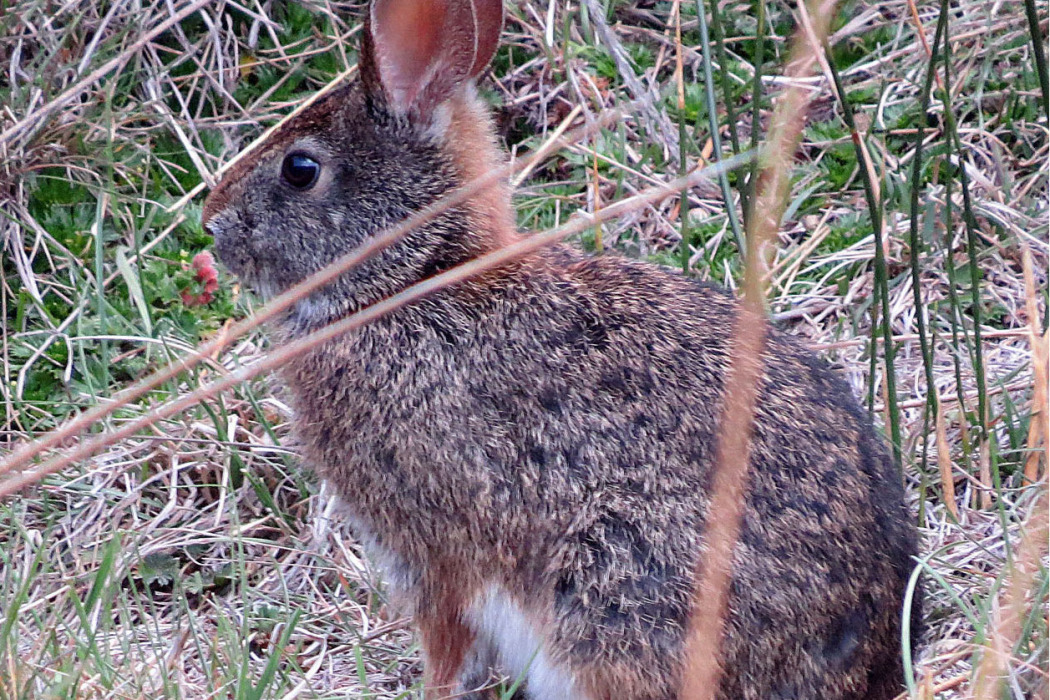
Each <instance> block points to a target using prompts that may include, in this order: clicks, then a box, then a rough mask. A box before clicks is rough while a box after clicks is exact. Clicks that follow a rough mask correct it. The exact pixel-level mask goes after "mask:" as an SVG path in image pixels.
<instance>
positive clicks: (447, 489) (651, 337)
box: [204, 0, 919, 700]
mask: <svg viewBox="0 0 1050 700" xmlns="http://www.w3.org/2000/svg"><path fill="white" fill-rule="evenodd" d="M502 14H503V13H502V6H501V3H500V0H377V2H376V3H375V5H374V6H373V7H372V8H371V11H370V19H369V21H368V23H367V26H366V28H365V32H364V40H363V46H362V49H361V57H360V69H361V76H360V81H359V83H358V84H356V85H353V86H350V87H346V88H344V89H342V90H341V91H339V92H337V93H333V94H332V95H331V96H329V97H327V98H325V99H324V100H323V101H320V102H318V103H317V104H316V105H314V106H313V107H311V108H310V109H309V110H308V111H306V112H304V113H303V114H302V115H300V116H299V117H297V118H295V119H294V120H292V121H290V122H289V123H288V124H287V125H285V126H284V127H283V128H282V129H281V130H279V131H278V132H276V133H275V134H274V135H273V136H272V137H271V138H270V140H269V141H268V142H267V143H266V144H265V145H264V147H263V148H262V149H261V150H260V151H259V152H258V153H257V154H255V155H254V156H252V157H251V158H249V159H248V160H247V161H246V162H244V163H242V164H240V165H239V166H238V167H236V168H235V169H234V170H233V171H231V172H230V174H229V175H227V177H226V178H225V179H224V180H223V182H222V183H221V184H220V185H219V186H218V187H217V188H216V189H215V191H214V192H213V193H212V194H211V197H210V198H209V199H208V202H207V204H206V206H205V210H204V221H205V227H206V228H207V230H208V231H210V232H211V233H212V234H214V236H215V248H216V251H217V252H218V254H219V256H220V258H221V259H222V261H224V262H225V264H226V265H227V266H229V268H230V269H231V270H233V271H234V272H235V273H236V274H238V275H240V276H241V278H242V279H243V280H244V281H245V282H247V283H248V284H250V285H251V286H253V287H254V288H255V289H257V290H259V291H260V292H261V293H263V294H264V295H265V294H272V293H275V292H279V291H282V290H284V289H286V288H287V287H289V286H290V285H292V284H294V283H296V282H298V281H299V280H301V279H303V278H304V277H305V276H307V275H309V274H310V273H312V272H314V271H316V270H318V269H320V268H321V267H323V266H324V265H326V264H327V263H329V262H330V261H332V260H333V259H335V258H336V257H338V256H340V255H341V254H343V253H345V252H347V251H348V250H351V249H353V248H354V247H356V246H359V245H361V244H362V242H363V241H365V240H366V239H368V238H369V236H372V235H374V234H375V233H377V232H379V231H382V230H384V229H386V228H388V227H390V226H393V225H395V224H397V223H398V222H399V221H401V220H403V219H404V218H405V217H406V216H408V215H410V214H411V213H412V212H415V211H417V210H419V209H421V208H422V207H424V206H426V205H427V204H429V203H431V202H433V201H434V200H435V199H436V198H438V197H440V196H442V195H443V194H445V193H447V192H449V191H450V190H451V189H453V188H455V187H457V186H459V185H460V184H462V183H464V182H466V181H469V180H471V179H473V178H475V177H477V176H479V175H480V174H482V173H484V172H486V171H488V170H489V169H491V168H494V167H498V166H500V165H501V164H502V163H503V155H502V153H501V151H500V149H499V148H498V146H497V143H496V138H495V136H494V133H493V129H492V125H491V121H490V117H489V114H488V110H487V109H486V108H485V106H484V105H483V103H482V101H481V100H480V99H479V98H478V97H477V95H476V94H475V91H474V88H473V82H472V81H473V79H474V77H475V76H477V75H478V74H479V73H480V72H481V71H482V70H483V69H484V67H485V66H486V65H487V64H488V61H489V59H490V58H491V56H492V54H493V52H494V51H495V49H496V44H497V41H498V38H499V33H500V29H501V25H502ZM518 235H519V234H518V233H517V232H516V230H515V226H514V215H513V212H512V208H511V197H510V192H509V189H508V187H506V186H500V187H496V188H494V189H491V190H488V191H487V192H486V193H484V194H481V195H478V196H476V197H475V198H474V199H473V200H471V201H469V202H467V203H466V204H464V205H462V206H459V207H458V208H456V209H454V210H452V211H449V212H448V213H446V214H444V215H442V216H441V217H440V218H439V219H437V220H435V221H434V222H432V223H430V224H428V225H426V226H424V227H422V228H421V229H420V230H417V231H415V232H413V233H411V234H410V235H408V236H407V237H406V238H405V239H403V240H402V241H401V242H399V243H397V244H395V245H394V246H392V247H390V248H388V249H386V250H385V251H384V252H383V253H381V254H380V255H378V256H376V257H375V258H373V259H371V260H370V261H369V262H367V263H365V264H364V265H361V266H360V267H358V268H356V269H354V270H353V271H351V272H349V273H347V274H345V275H343V276H342V277H341V278H340V279H338V280H337V281H336V282H334V283H333V284H331V285H330V286H329V287H327V288H325V289H324V290H322V291H319V292H316V293H314V294H313V295H311V296H310V297H309V298H308V299H306V300H304V301H302V302H300V303H299V304H298V305H297V306H295V307H294V308H293V310H291V311H290V312H288V314H287V315H286V316H285V317H284V319H283V320H282V322H281V323H279V324H277V325H278V328H277V331H278V333H279V334H280V335H281V337H284V338H288V337H294V336H297V335H301V334H302V333H304V332H306V331H308V330H310V329H312V328H316V327H320V326H322V325H325V324H327V323H329V322H331V321H332V320H334V319H337V318H340V317H343V316H345V315H347V314H349V313H352V312H354V311H356V310H358V309H360V308H362V307H365V306H367V305H369V304H371V303H373V302H375V301H377V300H380V299H383V298H384V297H387V296H389V295H390V294H393V293H395V292H397V291H399V290H401V289H403V288H405V287H406V286H407V285H409V284H412V283H414V282H416V281H418V280H420V279H422V278H425V277H428V276H431V275H434V274H435V273H437V272H440V271H442V270H445V269H448V268H450V267H452V266H455V265H457V264H459V263H462V262H464V261H466V260H468V259H470V258H473V257H476V256H477V255H479V254H482V253H485V252H487V251H490V250H492V249H493V248H495V247H497V246H501V245H503V244H505V243H507V242H509V241H512V240H514V239H516V238H517V237H518ZM735 309H736V302H735V301H734V299H733V297H732V296H731V295H730V294H729V293H727V292H726V291H725V290H723V289H721V288H718V287H715V286H711V285H705V284H700V283H697V282H695V281H692V280H689V279H686V278H684V277H682V276H679V275H677V274H674V273H671V272H668V271H665V270H663V269H660V268H658V267H655V266H653V265H649V264H645V263H640V262H632V261H629V260H626V259H623V258H620V257H615V256H611V255H610V256H605V257H598V258H591V257H587V256H585V255H583V254H581V253H579V252H577V251H576V250H574V249H572V248H569V247H553V248H549V249H545V250H544V251H542V252H539V253H534V254H532V255H531V256H529V257H526V258H524V259H521V260H519V261H518V262H515V263H512V264H507V265H506V266H505V267H502V268H500V269H499V270H498V271H497V272H494V273H489V274H488V275H486V276H484V277H481V278H476V279H474V280H472V281H470V282H467V283H463V284H460V285H458V286H456V287H453V288H451V289H447V290H445V291H442V292H440V293H437V294H435V295H433V296H431V297H429V298H427V299H426V300H425V301H420V302H417V303H414V304H412V305H410V306H408V307H405V308H402V309H401V310H399V311H396V312H395V313H392V314H390V315H388V316H386V317H384V318H382V319H380V320H379V321H376V322H374V323H372V324H371V325H368V326H366V327H364V328H361V329H360V330H356V331H353V332H351V333H349V334H347V335H345V336H343V337H340V338H338V339H337V340H333V341H330V342H328V343H327V344H326V345H323V346H322V347H320V348H319V349H317V350H315V351H313V352H311V353H309V354H307V355H305V356H303V357H301V358H300V359H298V360H295V361H294V362H291V363H289V364H288V365H287V366H286V367H284V369H283V371H282V374H283V378H284V380H285V381H286V382H287V384H288V387H289V388H290V389H291V392H292V394H293V396H294V400H295V407H296V410H297V425H298V431H299V433H300V434H301V437H302V439H303V443H304V451H305V457H306V459H307V462H308V463H309V464H311V465H312V466H314V467H315V468H316V469H317V470H318V471H319V472H320V473H321V474H322V475H323V476H324V477H325V478H326V479H328V480H329V481H330V482H331V483H332V484H334V485H335V486H336V487H337V489H338V491H339V493H340V494H341V496H342V498H343V499H344V500H345V501H346V502H347V503H348V504H349V506H350V509H351V511H352V512H353V518H354V525H355V527H356V529H357V532H358V534H359V535H360V537H361V538H362V540H363V541H364V543H365V545H366V547H367V548H368V549H370V550H371V552H372V553H373V554H374V555H375V556H377V557H378V558H379V560H380V561H381V562H382V563H383V565H384V567H385V568H386V570H387V571H386V573H387V575H388V577H389V578H390V581H391V586H392V588H393V590H395V591H398V592H399V595H400V597H401V598H402V599H403V600H404V601H405V603H406V604H407V605H408V606H410V609H411V611H412V613H413V615H414V616H415V621H416V623H417V625H418V627H419V631H420V635H421V640H422V647H423V651H424V655H425V659H424V665H425V668H426V669H427V677H426V682H427V684H428V687H430V688H432V690H431V691H430V692H431V693H432V696H434V697H437V696H443V695H445V694H448V693H453V692H467V691H469V690H470V689H471V688H473V687H476V684H479V683H481V682H483V681H484V680H485V678H487V677H488V673H489V672H490V669H493V670H496V671H497V672H503V673H507V674H509V675H510V676H511V677H515V676H519V675H520V676H521V677H523V678H524V679H525V685H524V688H525V694H526V695H527V696H528V697H531V698H543V699H555V698H587V699H590V700H600V699H605V700H614V699H619V698H624V699H632V700H641V699H643V698H652V699H656V698H660V699H669V698H676V697H678V688H679V684H680V680H681V679H680V676H681V674H682V670H683V658H682V657H683V651H682V650H683V638H684V634H685V629H684V628H685V625H686V623H687V619H688V616H689V612H690V609H691V603H692V600H693V590H694V583H695V580H694V578H695V577H694V571H695V569H696V565H697V562H698V560H699V558H700V557H701V556H702V553H703V552H704V525H705V518H706V517H707V512H706V508H707V503H708V493H709V489H710V485H711V473H712V469H713V465H712V460H713V452H714V447H715V443H716V440H717V436H718V430H719V420H720V415H721V411H722V406H723V400H724V396H723V387H724V385H725V379H726V371H727V368H728V366H729V362H730V357H729V348H730V335H731V329H732V327H733V320H734V314H735ZM764 363H765V365H764V367H765V370H764V371H765V375H764V379H763V381H762V384H761V388H760V396H759V402H758V408H757V413H756V423H755V428H754V434H753V438H752V461H751V471H750V483H749V492H748V496H747V502H746V507H745V511H744V515H743V524H742V531H741V536H740V540H739V542H738V544H737V548H736V553H735V557H734V562H733V567H734V568H733V578H732V583H731V588H730V599H729V611H728V613H727V615H728V616H727V619H726V629H725V637H724V642H723V646H722V666H723V669H724V673H723V679H722V682H721V683H722V684H721V688H720V690H719V693H718V697H719V698H724V699H727V700H728V699H729V698H733V699H736V698H747V699H753V700H759V699H762V700H766V699H769V698H797V699H799V700H808V699H816V698H826V699H829V700H830V699H835V698H871V699H880V698H890V697H892V696H893V695H895V694H896V693H897V691H898V690H899V689H900V688H901V687H902V674H901V662H900V617H901V606H902V599H903V593H904V588H905V585H906V581H907V579H908V576H909V574H910V571H911V569H912V562H911V558H912V557H913V556H914V555H915V554H916V532H915V528H914V527H913V526H912V525H911V524H909V517H908V513H907V510H906V509H905V507H904V504H903V495H902V488H901V483H900V480H899V478H898V476H897V475H896V473H895V470H894V468H893V466H892V465H891V463H890V461H889V460H888V458H887V453H886V450H885V447H884V445H883V444H882V442H881V440H880V439H879V438H878V437H877V436H876V434H875V433H874V432H873V430H872V428H871V425H870V423H869V420H868V417H867V416H866V415H865V414H864V413H863V412H862V411H861V410H860V409H859V408H858V406H857V404H856V402H855V400H854V398H853V397H852V396H851V394H850V391H849V389H848V388H847V386H846V385H845V383H843V382H842V381H841V380H840V379H839V378H837V377H836V376H835V375H834V374H833V373H832V372H831V371H829V370H828V369H827V368H826V367H825V366H824V364H822V363H821V362H820V361H818V360H817V359H816V358H815V357H814V356H813V355H812V354H811V353H810V352H808V351H807V350H805V349H804V348H802V347H801V346H800V345H799V344H798V343H797V342H795V341H794V340H793V339H792V338H790V337H787V336H785V335H782V334H780V333H778V332H776V331H772V332H771V334H770V337H769V340H768V350H767V354H766V356H765V358H764ZM910 614H911V616H912V621H913V623H912V624H913V635H914V634H915V630H914V627H915V626H917V625H918V621H919V617H918V608H917V606H916V607H915V608H913V610H912V611H911V613H910ZM913 638H914V636H913Z"/></svg>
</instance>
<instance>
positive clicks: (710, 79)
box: [696, 0, 747, 262]
mask: <svg viewBox="0 0 1050 700" xmlns="http://www.w3.org/2000/svg"><path fill="white" fill-rule="evenodd" d="M717 4H718V1H717V0H714V1H713V3H712V5H717ZM696 16H697V20H698V22H699V24H700V48H701V50H702V51H703V53H702V56H703V65H704V95H705V97H706V98H707V120H708V125H709V126H710V129H711V142H712V144H713V145H714V158H715V161H716V162H717V161H718V160H720V159H721V158H722V135H721V134H720V133H719V129H718V105H717V103H716V102H715V81H714V72H713V71H712V69H711V40H710V38H709V37H708V34H707V17H706V13H705V12H704V2H703V0H697V2H696ZM723 70H724V66H723ZM723 87H724V86H723ZM725 99H726V104H727V105H728V104H730V103H731V102H732V99H731V97H730V96H729V95H728V94H727V95H726V98H725ZM733 134H734V136H735V134H736V132H735V130H734V131H733ZM734 140H735V139H734ZM733 150H734V152H737V150H738V149H737V148H736V146H735V145H734V149H733ZM718 184H719V186H720V187H721V188H722V199H723V201H724V202H725V209H726V216H728V217H729V228H730V229H731V230H732V231H733V240H734V241H736V247H737V250H739V251H740V255H741V257H742V258H743V260H744V261H745V262H746V260H747V258H746V255H745V253H746V250H747V245H746V244H745V242H744V233H743V231H742V230H741V228H740V221H739V219H738V218H737V215H736V205H735V204H734V203H733V191H732V189H731V188H730V187H729V176H728V175H727V174H726V173H723V174H722V175H721V177H719V178H718Z"/></svg>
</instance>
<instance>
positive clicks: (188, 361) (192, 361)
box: [0, 110, 623, 476]
mask: <svg viewBox="0 0 1050 700" xmlns="http://www.w3.org/2000/svg"><path fill="white" fill-rule="evenodd" d="M622 116H623V113H622V112H621V111H619V110H610V111H609V112H607V113H605V114H603V115H602V116H601V117H600V118H599V119H597V120H595V121H593V122H592V123H590V124H586V125H584V126H582V127H580V128H578V129H577V130H576V131H574V132H573V133H572V134H570V135H568V136H563V135H562V134H563V132H562V131H560V130H559V131H556V132H555V133H554V134H552V136H551V137H550V138H549V139H548V140H547V141H546V143H545V144H544V145H543V146H542V147H541V148H539V149H537V151H536V152H535V153H533V154H530V155H529V156H526V157H525V158H522V159H520V160H519V161H517V162H514V163H510V164H507V165H505V166H504V167H502V168H499V169H497V170H493V171H491V172H489V173H486V174H485V175H484V176H482V177H479V178H476V179H475V180H473V181H471V182H469V183H467V184H465V185H464V186H462V187H460V188H459V189H457V190H455V191H453V192H451V193H450V194H448V195H446V196H445V197H442V198H441V199H439V200H438V201H437V202H435V203H434V204H433V205H431V206H430V207H428V208H426V209H424V210H422V211H420V212H418V213H417V214H414V215H412V216H410V217H409V218H407V219H405V221H403V222H402V223H401V224H399V225H397V226H394V227H392V228H390V229H388V230H386V231H383V232H381V233H379V234H378V235H376V236H375V237H373V238H372V239H370V240H369V242H368V243H366V244H365V245H363V246H361V247H360V248H358V249H356V250H353V251H350V252H349V253H347V254H346V255H344V256H343V257H341V258H339V259H338V260H336V261H335V262H333V263H332V264H331V265H329V266H328V267H326V268H324V269H322V270H319V271H318V272H316V273H315V274H313V275H311V276H310V277H308V278H306V279H304V280H303V281H302V282H300V283H298V284H297V285H295V286H293V287H291V288H290V289H288V290H287V291H285V292H283V293H282V294H280V295H278V296H277V297H275V298H273V299H272V300H270V301H269V302H268V303H267V304H265V305H264V306H262V307H261V308H259V309H258V310H257V311H256V312H255V314H254V315H252V316H250V317H248V318H246V319H244V320H243V321H241V322H239V323H236V324H234V325H233V326H230V327H229V328H228V329H227V330H226V332H224V333H221V334H219V335H218V336H217V337H216V338H214V339H213V340H211V341H209V342H207V343H205V344H203V345H202V346H200V348H198V349H197V351H196V352H194V353H192V354H190V355H188V356H186V357H183V358H180V359H179V360H178V361H177V362H173V363H171V364H170V365H168V366H167V367H165V368H164V369H162V370H159V371H158V372H155V373H154V374H152V375H150V376H149V377H146V378H145V379H143V380H141V381H139V382H137V383H136V384H134V385H132V386H131V387H129V388H127V389H125V390H124V391H122V392H120V393H119V394H117V395H116V396H114V397H113V399H112V401H110V402H108V403H105V404H98V405H96V406H93V407H92V408H90V409H88V410H87V411H85V412H83V413H82V414H80V415H78V416H77V417H76V418H73V419H70V420H69V421H67V422H66V423H64V424H63V425H61V426H59V427H58V428H55V429H54V430H52V431H50V432H48V433H47V434H46V435H44V436H43V437H40V438H38V439H37V440H35V441H33V442H32V443H30V444H28V445H25V446H23V447H20V448H19V449H17V450H15V451H14V452H13V453H12V454H10V455H8V457H7V459H5V460H3V462H0V476H2V475H4V474H7V473H10V472H12V471H15V470H18V469H21V468H24V467H25V466H27V465H28V464H29V463H30V461H31V460H32V459H33V458H34V457H36V456H37V455H40V454H42V453H43V452H45V451H47V450H50V449H54V448H55V447H57V446H59V445H61V444H63V443H64V442H65V441H66V440H68V439H70V438H72V437H75V436H77V435H79V434H80V433H82V432H83V431H85V430H87V429H88V428H90V427H91V426H92V425H94V424H95V423H97V422H98V421H100V420H102V419H103V418H105V417H107V416H109V415H110V414H112V413H113V412H114V411H116V410H117V409H119V408H121V407H122V406H126V405H128V404H129V403H131V402H132V401H135V400H137V399H139V398H141V397H143V396H145V395H146V394H147V393H148V392H150V391H152V390H154V389H157V388H158V387H161V386H163V385H164V384H165V383H166V382H168V381H170V380H171V379H173V378H175V377H177V376H178V375H180V374H181V373H182V372H184V371H187V370H189V369H192V368H193V367H194V366H196V365H197V364H199V363H200V362H201V361H203V360H205V359H208V358H209V357H213V356H215V355H216V354H217V353H219V352H221V351H222V350H223V349H225V348H226V347H228V346H229V344H230V343H231V342H233V341H234V340H236V339H237V338H239V337H241V336H243V335H245V334H246V333H248V332H250V331H252V330H254V329H255V328H258V327H259V326H261V325H262V324H263V323H265V322H266V321H269V320H270V319H272V318H275V317H276V316H277V315H278V314H281V313H283V312H284V311H286V310H288V309H289V308H291V307H292V306H293V305H294V304H295V303H296V302H297V301H299V300H301V299H303V298H305V297H306V296H308V295H309V294H310V293H312V292H313V291H315V290H317V289H320V288H321V287H323V286H325V285H327V284H328V283H330V282H331V281H333V280H334V279H336V278H337V277H339V275H341V274H343V273H345V272H346V271H348V270H350V269H352V268H354V267H356V266H357V265H359V264H361V263H362V262H364V261H366V260H368V259H369V258H371V257H372V256H374V255H377V254H378V253H380V252H381V251H383V250H384V249H386V248H387V247H389V246H391V245H393V244H394V243H396V242H397V241H399V240H400V239H401V238H402V237H404V236H405V235H406V234H408V232H410V231H412V230H413V229H414V228H416V227H418V226H421V225H423V224H425V223H427V222H428V221H430V220H432V219H433V218H435V217H437V216H440V215H441V214H442V213H443V212H445V211H446V210H448V209H450V208H452V207H454V206H456V205H458V204H461V203H462V202H464V201H466V200H467V199H469V198H470V197H472V196H474V195H476V194H477V193H478V192H481V191H484V190H485V189H487V188H489V187H491V186H493V185H494V184H496V183H497V182H499V181H501V180H503V179H504V178H506V177H508V176H509V175H511V174H513V173H514V172H516V171H519V170H520V171H524V170H526V169H529V168H531V167H534V166H535V164H536V163H537V162H539V161H541V160H542V159H544V158H546V157H547V156H548V155H549V154H550V153H552V152H553V151H554V150H556V149H557V148H561V147H563V146H564V145H566V144H571V143H575V142H576V141H579V140H580V139H583V138H586V137H587V136H588V135H590V134H591V133H593V132H595V131H597V130H598V129H601V128H603V127H605V126H607V125H608V124H610V123H612V122H614V121H615V120H616V119H618V118H620V117H622ZM565 126H567V124H566V125H565ZM256 143H258V140H257V141H256Z"/></svg>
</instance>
